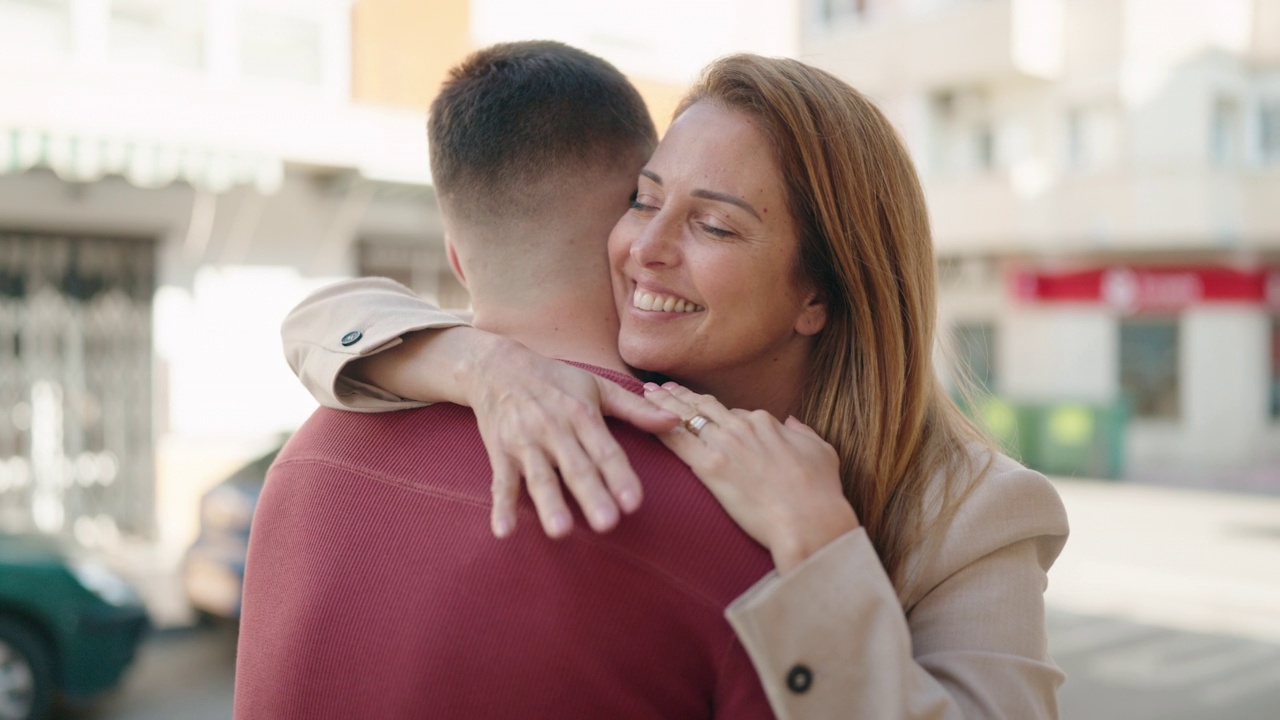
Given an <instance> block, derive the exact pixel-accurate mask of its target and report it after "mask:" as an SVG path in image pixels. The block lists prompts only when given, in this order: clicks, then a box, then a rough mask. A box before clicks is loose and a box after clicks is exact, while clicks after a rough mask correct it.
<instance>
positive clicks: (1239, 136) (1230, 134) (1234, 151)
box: [1210, 96, 1244, 167]
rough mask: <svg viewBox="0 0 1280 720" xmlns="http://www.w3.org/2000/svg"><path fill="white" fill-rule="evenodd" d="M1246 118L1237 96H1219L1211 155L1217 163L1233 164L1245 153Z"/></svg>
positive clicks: (1214, 109)
mask: <svg viewBox="0 0 1280 720" xmlns="http://www.w3.org/2000/svg"><path fill="white" fill-rule="evenodd" d="M1243 121H1244V118H1243V117H1242V115H1241V111H1240V103H1239V101H1237V100H1236V99H1235V98H1231V97H1225V96H1222V97H1219V98H1218V99H1217V100H1216V101H1215V102H1214V104H1213V132H1212V136H1211V141H1212V145H1211V148H1210V155H1211V157H1212V159H1213V162H1214V164H1215V165H1219V166H1224V167H1226V166H1231V165H1235V164H1237V163H1239V162H1240V160H1241V159H1242V157H1243V155H1244V122H1243Z"/></svg>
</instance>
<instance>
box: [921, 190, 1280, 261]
mask: <svg viewBox="0 0 1280 720" xmlns="http://www.w3.org/2000/svg"><path fill="white" fill-rule="evenodd" d="M926 190H927V194H928V200H929V209H930V215H931V219H932V222H933V229H934V239H935V244H936V248H937V251H938V254H939V255H942V256H957V255H970V254H1026V253H1050V254H1056V255H1069V254H1081V253H1098V252H1117V253H1124V252H1170V251H1178V250H1195V251H1205V250H1228V251H1231V250H1246V251H1247V250H1253V251H1258V250H1262V251H1267V252H1275V251H1278V250H1280V212H1276V210H1275V203H1274V198H1276V197H1280V168H1272V169H1269V170H1256V169H1239V170H1223V169H1215V168H1181V169H1169V170H1155V169H1144V170H1137V171H1133V170H1130V171H1120V170H1116V171H1110V172H1101V173H1088V174H1079V175H1067V176H1060V177H1058V178H1056V179H1055V180H1053V181H1052V183H1050V184H1049V185H1048V186H1047V187H1045V188H1043V189H1040V190H1038V191H1036V192H1027V191H1019V189H1018V188H1017V187H1016V186H1015V183H1013V182H1011V181H1010V180H1009V178H1008V176H1007V175H1005V174H1002V173H992V174H990V175H985V176H980V177H974V178H965V179H959V178H957V179H952V180H946V181H934V182H931V183H930V184H929V185H928V186H927V188H926Z"/></svg>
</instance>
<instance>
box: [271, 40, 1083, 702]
mask: <svg viewBox="0 0 1280 720" xmlns="http://www.w3.org/2000/svg"><path fill="white" fill-rule="evenodd" d="M609 254H610V265H611V268H612V272H613V282H614V291H615V300H616V302H617V305H618V314H619V323H620V331H619V349H620V350H621V353H622V356H623V358H624V359H625V360H626V361H627V362H629V363H630V364H631V365H633V366H635V367H637V368H641V369H643V370H647V371H650V372H653V373H658V374H660V375H662V376H665V377H668V378H671V379H673V380H678V381H679V382H681V383H683V385H685V386H688V387H689V388H692V389H693V390H697V391H699V392H701V393H707V394H697V393H695V392H693V391H691V390H687V389H685V388H684V387H681V386H677V385H674V384H667V385H663V386H661V387H660V386H658V385H654V384H651V385H649V386H648V393H647V397H649V398H650V399H651V400H653V401H654V402H656V403H658V404H659V405H661V406H662V407H664V408H668V409H670V410H672V411H673V412H675V413H676V414H678V415H679V416H681V417H682V418H685V423H684V424H683V425H682V427H680V428H677V429H676V430H674V431H672V432H670V433H667V434H666V435H665V436H664V442H666V444H667V445H668V447H670V448H671V449H672V450H673V451H675V452H676V453H677V454H678V455H680V456H681V458H682V459H684V460H685V461H686V462H687V463H689V465H690V466H691V467H692V468H693V469H694V470H695V472H697V473H698V475H699V477H700V478H701V479H702V480H703V482H705V483H706V484H707V486H708V487H709V488H710V489H711V490H712V492H713V493H715V494H716V496H717V498H718V499H719V500H720V501H721V503H722V504H723V505H724V506H725V509H726V510H727V511H728V512H729V513H730V514H731V515H732V516H733V517H734V519H735V520H737V521H738V523H739V524H740V525H741V526H742V527H743V528H744V529H745V530H746V531H747V532H749V533H750V534H751V535H752V536H753V537H755V538H756V539H757V540H758V541H760V542H761V543H762V544H764V545H765V546H766V547H768V548H769V550H770V551H771V552H772V554H773V557H774V561H775V564H776V566H777V570H778V572H777V573H774V574H771V575H769V576H767V577H766V578H764V579H762V580H761V582H760V583H759V584H757V586H756V587H754V588H752V589H751V590H750V591H748V592H747V593H746V594H744V595H743V596H742V597H741V598H739V599H738V600H737V601H735V602H734V604H733V605H731V606H730V607H729V609H728V610H727V616H728V618H729V620H730V622H731V623H732V624H733V625H734V628H735V630H736V631H737V633H738V635H739V637H740V638H741V639H742V641H743V644H744V645H745V646H746V648H747V650H748V652H749V653H750V654H751V657H752V660H753V662H754V663H755V665H756V669H757V671H758V672H759V673H760V676H761V679H762V681H763V683H764V685H765V688H766V691H767V693H768V694H769V697H770V702H771V704H772V706H773V708H774V710H775V712H776V713H777V714H778V715H779V717H796V718H801V717H873V718H880V717H884V718H889V717H893V718H898V717H910V718H917V717H919V718H933V717H1012V718H1038V717H1055V716H1056V714H1057V706H1056V700H1055V691H1056V688H1057V687H1058V685H1060V684H1061V682H1062V675H1061V673H1060V671H1058V669H1057V668H1056V667H1055V666H1054V665H1053V663H1052V661H1051V660H1050V659H1049V657H1048V652H1047V647H1046V645H1047V641H1046V636H1045V618H1044V606H1043V597H1042V596H1043V590H1044V585H1045V582H1046V575H1045V573H1046V572H1047V570H1048V568H1049V566H1050V565H1051V564H1052V562H1053V560H1054V559H1055V558H1056V557H1057V555H1058V553H1059V552H1060V551H1061V548H1062V545H1063V543H1064V542H1065V538H1066V533H1067V527H1066V518H1065V515H1064V513H1063V510H1062V506H1061V503H1060V501H1059V499H1058V497H1057V495H1056V493H1055V492H1054V490H1053V488H1052V487H1051V486H1050V485H1049V484H1048V482H1047V481H1045V480H1044V478H1043V477H1042V476H1040V475H1038V474H1036V473H1033V472H1031V471H1028V470H1026V469H1024V468H1022V467H1020V466H1019V465H1017V464H1016V463H1014V462H1013V461H1011V460H1009V459H1008V458H1005V457H1003V456H1001V455H999V454H998V453H996V452H995V451H993V450H991V449H990V448H989V447H988V446H987V445H986V443H985V442H984V441H983V440H982V439H981V436H980V434H979V433H978V432H977V431H976V430H974V429H973V427H972V426H971V425H970V424H969V423H968V422H967V421H966V420H965V419H964V417H963V416H962V415H961V414H960V413H959V411H958V410H957V409H956V407H955V405H954V404H953V403H952V402H951V400H950V399H949V397H948V395H947V394H946V392H945V391H944V390H943V389H942V388H941V387H940V385H939V383H938V381H937V379H936V377H935V374H934V371H933V368H932V362H931V357H932V352H933V340H934V338H933V330H934V313H935V298H934V261H933V255H932V248H931V240H930V235H929V228H928V220H927V214H926V210H925V205H924V199H923V194H922V191H921V188H920V185H919V182H918V180H917V178H916V176H915V173H914V170H913V168H912V165H911V162H910V160H909V157H908V155H907V153H906V151H905V149H904V148H903V146H902V144H901V142H900V141H899V139H898V138H897V136H896V135H895V133H894V132H893V130H892V129H891V127H890V125H889V123H888V122H887V121H886V120H885V118H884V117H883V116H882V115H881V114H880V113H879V112H878V111H877V110H876V109H875V107H874V106H873V105H872V104H871V103H869V102H868V101H867V100H866V99H865V98H863V97H862V96H861V95H859V94H858V93H857V92H856V91H854V90H853V89H852V88H849V87H848V86H847V85H845V84H844V83H843V82H841V81H839V80H838V79H836V78H834V77H833V76H831V75H829V74H827V73H825V72H822V71H819V70H816V69H814V68H811V67H809V66H806V65H804V64H802V63H800V62H797V61H793V60H777V59H765V58H759V57H755V56H748V55H739V56H733V57H729V58H725V59H723V60H720V61H718V62H716V63H714V64H713V65H711V66H710V67H709V68H708V69H707V70H706V72H705V74H704V76H703V78H702V80H701V82H700V83H699V84H698V85H697V87H695V88H694V90H693V91H692V92H691V93H690V95H689V96H688V98H686V100H685V101H684V102H683V103H682V104H681V106H680V109H679V110H678V112H677V118H676V120H675V122H674V123H673V124H672V126H671V129H670V130H669V131H668V133H667V135H666V137H665V138H664V139H663V140H662V142H661V143H660V145H659V147H658V150H657V152H656V153H655V154H654V156H653V158H652V159H651V160H650V162H649V164H648V165H647V166H646V168H645V169H644V171H642V173H641V177H640V179H639V188H638V191H637V193H636V197H635V200H634V201H633V203H632V206H631V209H630V210H629V211H628V212H627V214H626V215H625V216H624V217H623V218H622V219H621V220H619V222H618V224H617V226H616V227H615V228H614V231H613V233H612V235H611V237H610V240H609ZM381 297H383V298H384V299H385V300H384V301H385V302H388V303H392V302H395V303H398V304H400V306H401V307H403V306H404V303H405V299H404V298H403V296H400V295H398V294H397V293H395V292H394V291H388V292H387V293H384V294H383V295H382V296H381ZM378 302H381V301H378ZM356 304H359V303H356ZM304 305H305V303H304ZM370 307H371V305H370V301H369V300H365V301H364V304H363V307H362V308H361V310H362V312H363V313H367V312H368V311H369V309H370ZM301 308H302V306H300V309H301ZM295 312H298V311H295ZM419 317H420V318H422V319H424V320H429V319H431V318H434V317H438V315H436V314H434V313H432V312H431V311H429V310H423V311H422V313H421V314H420V316H419ZM426 326H427V323H426V322H425V321H424V322H416V323H413V324H411V325H409V324H407V325H406V327H405V328H404V329H405V330H410V329H414V328H416V327H426ZM327 334H328V333H326V335H327ZM322 337H323V336H322ZM317 339H318V338H315V337H311V338H300V337H289V328H288V325H287V327H286V342H287V344H290V345H293V346H295V347H303V346H305V347H309V348H312V352H316V353H319V354H321V355H323V354H324V353H325V352H326V351H324V350H322V349H321V346H320V344H319V343H315V344H309V343H304V344H303V345H299V343H300V342H301V341H305V340H310V341H313V342H314V341H315V340H317ZM317 364H319V365H323V366H324V367H327V368H330V370H329V371H328V374H327V375H326V374H325V373H324V372H323V371H322V372H321V373H319V376H313V377H304V379H305V380H307V381H308V385H309V386H310V387H313V388H317V387H321V388H323V387H332V386H333V383H334V382H335V380H336V378H335V377H334V376H335V375H336V370H335V369H334V368H337V367H340V366H341V362H340V361H333V360H328V359H326V360H324V361H323V362H320V363H317ZM298 365H302V366H303V367H306V366H307V363H305V362H304V363H295V367H296V366H298ZM304 376H305V373H304ZM362 380H364V381H368V382H370V383H373V384H374V385H376V384H378V381H379V378H378V377H377V375H376V373H374V374H372V375H365V376H364V377H363V378H362ZM493 382H496V383H501V382H504V381H502V380H501V379H495V380H494V381H493ZM539 382H541V380H539ZM525 384H528V383H525ZM512 385H513V386H514V385H515V383H512ZM357 387H368V386H365V385H357ZM372 392H376V390H373V391H372ZM321 395H322V396H323V393H322V394H321ZM713 396H714V397H713ZM717 398H718V400H717ZM424 399H429V398H424ZM329 401H330V403H331V404H332V403H333V399H332V398H331V397H330V398H329ZM720 401H723V404H721V402H720ZM726 406H728V407H735V408H743V409H736V410H728V409H726ZM477 412H478V414H480V413H481V411H480V410H477ZM796 418H799V420H797V419H796ZM784 419H785V420H784ZM801 421H802V422H801ZM482 422H483V421H482ZM809 428H812V429H813V430H812V431H811V430H809ZM815 431H816V435H814V432H815ZM818 436H820V437H821V438H822V439H825V441H826V443H829V445H827V444H826V443H823V442H821V441H820V439H819V437H818Z"/></svg>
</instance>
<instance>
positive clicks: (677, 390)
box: [645, 382, 733, 424]
mask: <svg viewBox="0 0 1280 720" xmlns="http://www.w3.org/2000/svg"><path fill="white" fill-rule="evenodd" d="M662 390H665V391H666V392H668V393H670V394H671V396H672V397H674V398H676V399H677V400H679V401H680V402H682V403H684V404H685V405H686V406H687V407H688V408H689V410H690V411H691V412H690V414H693V413H696V414H698V415H702V416H703V417H705V418H707V419H708V420H710V421H712V422H717V423H721V424H724V423H726V422H730V419H731V418H732V417H733V413H732V412H730V411H729V409H728V408H726V407H725V406H724V405H722V404H721V403H720V401H719V400H717V399H715V398H714V397H713V396H711V395H699V394H698V393H696V392H694V391H692V390H690V389H689V388H687V387H684V386H683V385H679V384H677V383H673V382H669V383H664V384H663V386H662ZM645 397H646V398H649V399H650V400H653V399H654V398H652V397H650V394H649V393H646V394H645ZM680 417H682V418H687V417H689V415H688V414H686V415H681V416H680Z"/></svg>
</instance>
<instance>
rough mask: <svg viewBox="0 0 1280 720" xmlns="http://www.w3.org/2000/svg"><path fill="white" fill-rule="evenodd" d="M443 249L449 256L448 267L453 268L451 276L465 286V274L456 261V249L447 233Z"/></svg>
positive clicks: (460, 264)
mask: <svg viewBox="0 0 1280 720" xmlns="http://www.w3.org/2000/svg"><path fill="white" fill-rule="evenodd" d="M444 251H445V253H446V254H447V255H448V256H449V267H450V268H451V269H452V270H453V276H454V277H456V278H458V282H460V283H462V287H466V286H467V276H466V275H465V274H463V272H462V263H460V262H458V250H457V249H456V248H454V246H453V243H452V242H450V241H449V236H448V235H445V236H444Z"/></svg>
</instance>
